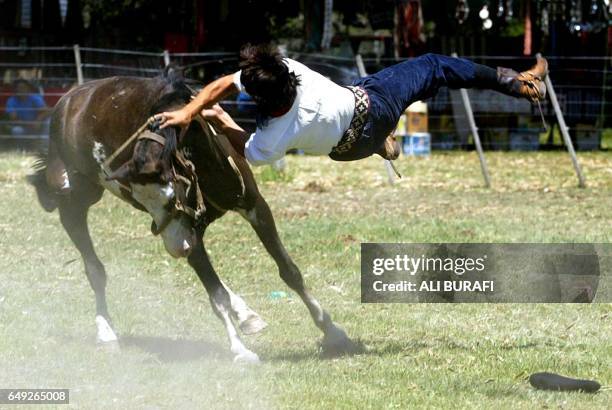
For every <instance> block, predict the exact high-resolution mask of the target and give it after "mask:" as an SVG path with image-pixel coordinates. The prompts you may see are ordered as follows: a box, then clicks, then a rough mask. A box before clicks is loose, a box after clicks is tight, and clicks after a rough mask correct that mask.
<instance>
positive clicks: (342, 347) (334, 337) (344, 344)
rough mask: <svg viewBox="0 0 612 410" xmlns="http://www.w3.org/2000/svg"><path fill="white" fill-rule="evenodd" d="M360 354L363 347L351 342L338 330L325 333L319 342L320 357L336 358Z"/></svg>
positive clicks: (342, 331)
mask: <svg viewBox="0 0 612 410" xmlns="http://www.w3.org/2000/svg"><path fill="white" fill-rule="evenodd" d="M362 352H363V346H362V345H361V344H360V343H355V342H353V341H352V340H351V339H350V338H349V337H348V336H347V335H346V333H345V332H344V330H342V329H340V328H334V329H333V330H332V331H329V332H327V333H326V334H325V336H324V337H323V340H322V342H321V356H323V357H338V356H343V355H353V354H358V353H362Z"/></svg>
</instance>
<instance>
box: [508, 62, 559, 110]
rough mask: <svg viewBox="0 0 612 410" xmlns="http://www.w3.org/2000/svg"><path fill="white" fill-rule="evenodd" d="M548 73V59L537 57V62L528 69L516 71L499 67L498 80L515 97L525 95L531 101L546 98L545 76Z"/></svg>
mask: <svg viewBox="0 0 612 410" xmlns="http://www.w3.org/2000/svg"><path fill="white" fill-rule="evenodd" d="M546 75H548V61H546V59H545V58H543V57H537V61H536V64H535V65H534V66H533V67H531V68H530V69H529V70H527V71H523V72H522V73H517V72H516V71H514V70H512V69H510V68H505V67H497V81H498V82H499V84H501V85H502V86H503V87H504V89H505V91H506V92H507V93H508V94H510V95H512V96H515V97H523V98H526V99H528V100H529V101H532V102H536V101H542V100H543V99H544V98H546V84H544V78H546Z"/></svg>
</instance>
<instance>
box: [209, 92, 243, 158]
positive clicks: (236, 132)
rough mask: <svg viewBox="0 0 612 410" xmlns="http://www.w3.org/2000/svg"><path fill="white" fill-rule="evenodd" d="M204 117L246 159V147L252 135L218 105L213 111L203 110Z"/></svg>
mask: <svg viewBox="0 0 612 410" xmlns="http://www.w3.org/2000/svg"><path fill="white" fill-rule="evenodd" d="M201 113H202V117H203V118H204V119H205V120H207V121H210V122H211V123H212V124H213V125H214V126H215V127H216V128H217V129H218V130H219V131H220V132H221V133H222V134H223V135H225V136H226V137H227V139H228V140H229V142H230V143H231V144H232V146H233V147H234V149H235V150H236V152H238V154H240V155H242V156H243V157H244V145H245V144H246V142H247V141H248V140H249V138H250V134H249V133H248V132H246V131H245V130H244V129H242V127H241V126H240V125H238V124H236V122H235V121H234V120H233V119H232V117H231V116H230V115H229V114H228V113H227V112H225V110H223V108H221V107H220V106H219V105H218V104H215V105H214V106H213V107H212V108H211V109H208V110H202V111H201Z"/></svg>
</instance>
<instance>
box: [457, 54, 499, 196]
mask: <svg viewBox="0 0 612 410" xmlns="http://www.w3.org/2000/svg"><path fill="white" fill-rule="evenodd" d="M452 56H453V57H455V58H457V53H453V54H452ZM459 93H460V94H461V100H462V102H463V107H464V108H465V115H466V117H467V119H468V123H469V124H470V128H471V130H472V138H474V145H476V151H478V159H479V160H480V169H481V170H482V176H483V177H484V181H485V187H487V188H491V177H490V176H489V168H488V167H487V160H486V159H485V156H484V152H483V150H482V144H481V143H480V135H478V127H476V121H475V120H474V112H473V111H472V104H471V103H470V97H469V96H468V93H467V90H466V89H465V88H462V89H460V90H459Z"/></svg>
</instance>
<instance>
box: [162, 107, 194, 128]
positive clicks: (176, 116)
mask: <svg viewBox="0 0 612 410" xmlns="http://www.w3.org/2000/svg"><path fill="white" fill-rule="evenodd" d="M153 118H155V119H156V120H159V122H160V126H159V128H162V129H163V128H166V127H170V126H173V125H177V126H179V127H181V128H184V127H187V126H188V125H189V123H190V122H191V120H192V118H191V114H190V113H189V111H187V110H185V109H181V110H176V111H167V112H162V113H160V114H155V115H154V116H153Z"/></svg>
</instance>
